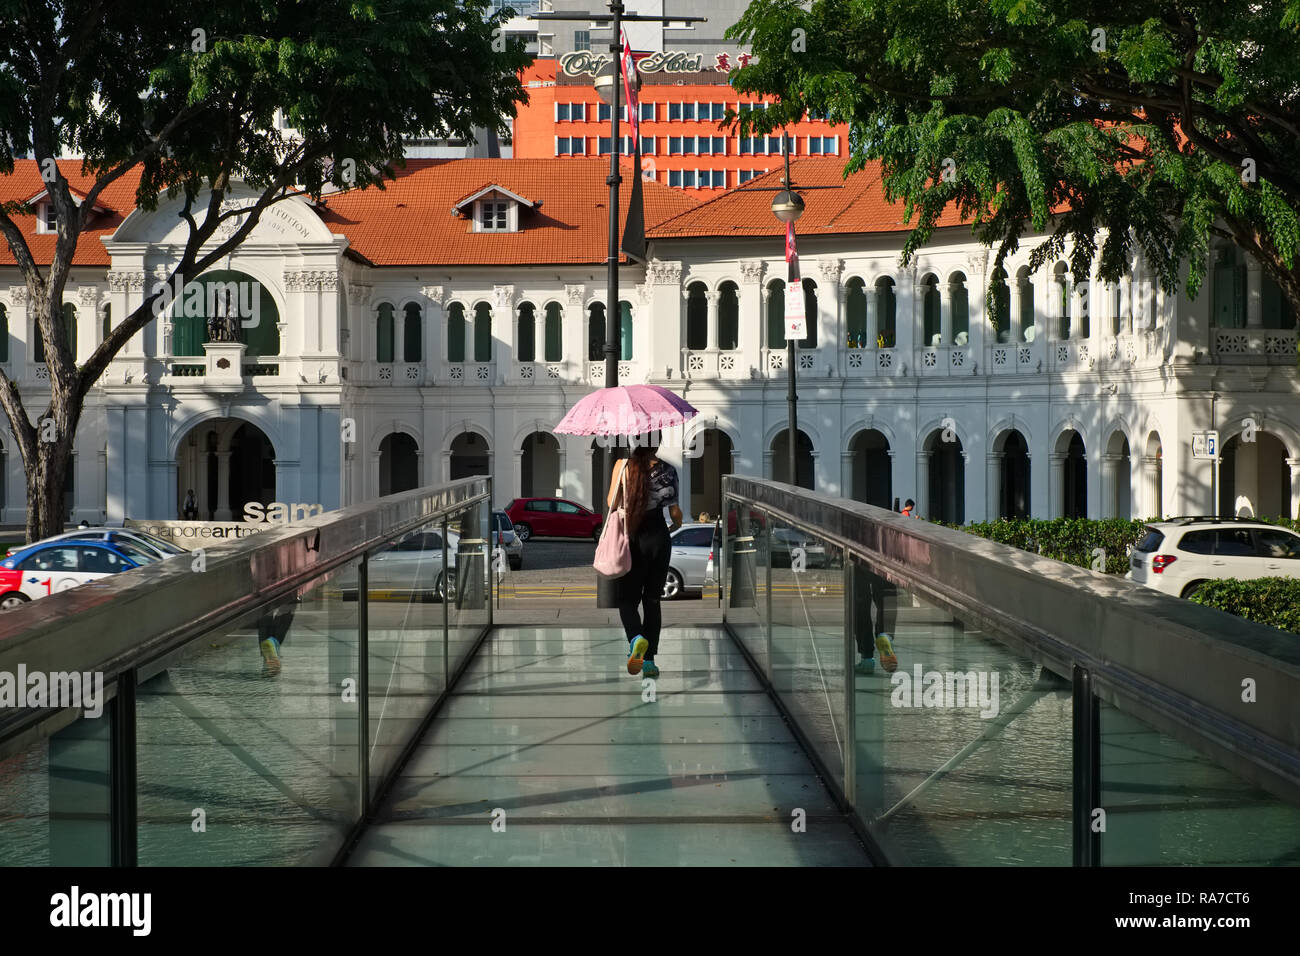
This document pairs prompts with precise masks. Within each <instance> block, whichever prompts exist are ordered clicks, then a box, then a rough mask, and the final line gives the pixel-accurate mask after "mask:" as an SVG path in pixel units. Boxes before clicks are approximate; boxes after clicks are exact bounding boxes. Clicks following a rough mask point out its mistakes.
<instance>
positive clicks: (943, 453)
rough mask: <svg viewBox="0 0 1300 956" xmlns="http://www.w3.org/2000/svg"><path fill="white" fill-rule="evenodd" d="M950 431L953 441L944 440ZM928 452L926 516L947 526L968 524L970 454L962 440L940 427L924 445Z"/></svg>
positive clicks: (931, 433)
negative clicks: (964, 448) (967, 465)
mask: <svg viewBox="0 0 1300 956" xmlns="http://www.w3.org/2000/svg"><path fill="white" fill-rule="evenodd" d="M945 431H947V433H948V434H951V435H952V441H944V440H943V436H944V434H945ZM922 447H923V448H924V449H925V452H926V456H925V457H926V473H927V477H926V499H927V501H928V503H929V506H928V510H927V511H926V512H925V513H924V514H923V516H924V517H926V518H930V519H932V520H934V521H942V522H944V523H946V524H965V522H966V455H965V454H964V453H963V450H962V444H961V439H960V438H958V437H957V435H956V434H955V433H953V432H951V431H950V430H941V429H938V428H936V429H935V430H934V431H932V432H930V435H929V437H928V438H927V439H926V440H925V444H924V445H923V446H922Z"/></svg>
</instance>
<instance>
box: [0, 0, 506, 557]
mask: <svg viewBox="0 0 1300 956" xmlns="http://www.w3.org/2000/svg"><path fill="white" fill-rule="evenodd" d="M488 8H489V2H488V0H462V2H457V0H385V2H384V3H383V4H379V3H374V2H367V0H359V2H358V0H300V2H297V3H292V4H289V3H263V2H256V0H231V2H226V3H220V4H209V5H205V6H196V7H189V8H186V7H176V6H175V5H173V4H170V3H166V2H163V0H92V2H88V3H64V2H59V0H48V2H45V3H30V2H22V0H0V175H9V174H11V173H12V172H13V170H14V161H15V158H16V157H24V156H31V157H32V158H34V159H35V160H36V161H37V163H38V164H39V165H40V169H41V171H42V177H43V179H44V180H45V185H46V188H47V190H48V194H49V197H50V201H51V204H52V206H53V209H54V212H55V217H56V220H57V238H56V240H55V246H54V248H55V251H54V254H53V260H52V261H51V262H49V264H48V265H45V264H43V263H38V262H37V260H36V258H35V257H34V256H33V255H32V252H31V250H30V249H29V248H28V244H27V242H26V240H25V239H24V236H23V233H22V232H21V231H20V229H19V228H18V225H17V224H16V223H15V220H14V217H15V216H23V215H31V214H32V212H33V210H32V209H31V208H29V207H28V206H26V205H24V204H23V203H22V202H11V203H8V204H4V205H0V233H2V234H3V235H4V238H5V240H6V242H7V243H8V246H9V249H10V251H11V252H12V255H13V257H14V259H15V261H16V262H17V266H18V268H19V270H20V271H21V273H22V276H23V279H24V281H25V283H26V285H27V291H28V295H29V297H30V301H31V303H32V308H33V309H34V310H35V313H36V323H37V327H38V328H39V331H40V334H41V336H42V338H43V341H44V342H45V352H46V362H47V364H48V366H49V372H50V375H49V378H50V400H49V404H48V406H47V407H46V409H45V411H44V413H43V414H42V415H41V416H40V417H39V419H38V421H37V422H36V423H33V422H32V421H31V420H30V419H29V416H28V411H27V409H26V407H25V405H24V402H23V397H22V395H20V394H19V390H18V387H17V385H16V383H15V382H13V381H12V380H11V379H9V378H8V377H7V376H5V375H4V374H3V373H0V406H2V407H3V408H4V412H5V415H6V416H7V417H8V419H9V425H10V428H11V430H12V432H13V435H14V438H15V441H16V444H17V445H18V448H19V451H20V453H21V456H22V460H23V466H24V468H25V470H26V475H27V535H28V540H36V539H38V538H41V537H44V536H46V535H49V534H51V533H54V532H57V531H59V530H61V529H62V527H63V517H64V516H63V513H62V496H63V487H64V481H65V478H66V475H67V469H68V465H69V462H70V458H71V454H72V448H73V442H74V439H75V436H76V431H77V423H78V420H79V418H80V416H81V411H82V405H83V402H84V400H85V397H86V394H87V392H88V391H89V390H90V388H91V387H92V386H93V385H94V384H95V382H96V381H97V380H98V379H99V377H100V376H101V375H102V374H103V372H104V370H105V369H106V368H107V367H108V364H109V362H110V361H111V360H112V359H113V357H114V356H115V355H116V354H117V353H118V352H119V351H120V350H121V349H122V347H123V346H124V345H126V343H127V341H128V340H129V339H130V338H131V337H132V336H133V335H136V334H137V333H139V332H140V331H141V330H142V329H144V328H145V327H146V326H147V325H148V324H149V323H150V322H151V321H152V320H153V319H154V318H155V312H158V311H161V309H159V308H158V307H157V306H158V305H160V304H163V303H165V302H166V301H168V300H166V293H165V292H164V284H163V283H158V284H156V285H155V286H154V287H153V288H152V289H151V290H148V294H147V295H146V297H145V300H144V302H143V304H142V305H141V306H140V307H139V308H137V309H136V310H135V311H134V312H132V313H131V314H130V315H128V316H125V317H123V320H122V321H121V322H120V323H118V324H117V325H115V326H114V327H113V328H112V329H111V331H109V333H108V334H107V335H106V336H105V338H104V341H103V343H102V344H101V345H99V346H98V347H97V348H96V349H95V350H94V352H93V354H92V355H91V356H90V357H89V358H88V359H87V360H86V362H85V363H84V364H83V365H82V366H80V367H78V366H77V364H76V362H75V357H74V356H73V354H72V353H71V352H70V351H69V348H68V344H67V343H68V338H67V335H66V330H65V325H64V317H63V312H62V309H61V306H62V301H63V291H64V287H65V285H66V283H67V280H68V275H69V269H70V267H71V263H72V261H73V255H74V253H75V251H76V248H77V244H78V241H79V239H80V238H81V234H82V232H83V230H84V229H85V228H86V225H87V221H88V219H89V217H90V216H91V215H92V207H93V206H94V204H95V199H96V198H97V197H98V196H99V195H100V194H101V193H102V191H103V190H104V188H105V187H107V186H108V185H110V184H111V183H113V182H114V181H116V180H118V179H119V178H120V177H122V176H123V175H125V174H127V173H128V171H132V170H139V172H140V181H139V187H138V190H137V194H136V201H137V204H138V205H139V206H140V207H142V208H144V209H149V210H152V209H156V208H157V205H158V201H159V199H160V197H161V196H163V195H166V196H168V197H172V198H175V197H177V196H181V197H183V205H182V212H181V218H182V219H183V220H184V221H185V223H186V226H187V233H186V235H187V238H186V242H185V245H184V249H183V250H182V252H181V254H180V257H179V260H178V261H177V262H176V264H175V267H174V270H173V272H172V274H171V276H170V277H169V278H168V280H167V281H166V283H165V286H166V287H167V288H182V289H183V288H184V287H185V286H186V284H187V283H189V282H190V281H191V280H192V279H194V278H195V277H196V276H198V275H199V274H201V273H202V272H203V271H204V270H206V269H207V268H209V267H210V266H211V265H213V264H214V263H216V262H218V261H219V260H220V259H221V258H223V257H224V256H226V255H227V254H229V253H230V252H231V251H233V250H234V249H235V248H236V247H238V246H239V244H240V243H241V242H243V241H244V239H245V238H246V237H247V236H248V235H249V233H250V232H251V231H252V229H253V228H254V227H255V226H256V225H257V223H258V222H259V221H260V218H261V216H262V215H263V213H265V211H266V210H267V209H269V208H271V207H272V206H273V205H274V204H275V203H277V202H282V201H284V200H285V199H287V198H289V197H292V196H301V195H306V196H310V197H313V198H319V197H320V195H321V194H322V193H323V192H324V191H325V190H326V189H328V188H330V187H336V188H364V187H366V186H379V187H380V188H382V185H383V183H384V181H385V180H386V179H391V178H392V177H393V176H394V172H393V166H394V164H398V163H400V162H401V157H402V141H403V139H404V138H406V137H411V136H413V135H416V134H418V133H421V132H422V131H429V130H439V131H443V132H445V133H447V134H450V135H457V136H465V137H468V136H472V135H473V131H474V128H475V127H487V128H491V129H497V130H503V129H504V128H505V117H506V116H507V115H513V113H514V111H515V104H516V103H517V102H519V101H521V100H526V99H527V96H526V94H525V93H524V91H523V87H522V84H521V82H520V79H519V70H520V69H521V68H522V67H523V66H524V65H526V63H527V62H528V59H529V57H528V56H527V55H526V54H525V53H524V51H523V45H522V43H519V42H517V41H512V42H510V43H506V42H505V41H504V39H503V37H504V34H502V33H501V32H500V31H499V24H500V23H501V22H502V21H503V19H504V11H502V12H498V13H496V14H494V15H491V16H489V15H488ZM181 11H183V12H181ZM277 111H279V112H280V114H281V115H282V116H283V118H284V124H283V125H286V126H288V127H290V128H292V129H294V130H296V131H297V134H298V135H297V136H296V137H294V138H292V139H286V138H285V136H284V135H283V133H282V131H281V130H280V129H278V128H277V124H276V122H275V120H276V114H277ZM61 151H66V152H68V153H71V154H75V155H77V156H80V157H84V159H83V160H82V171H83V173H85V174H86V175H89V176H91V177H93V179H92V183H93V184H92V185H91V187H90V188H89V189H88V190H87V191H86V194H85V195H84V196H80V197H74V195H73V193H72V191H71V190H70V189H69V186H68V182H67V180H66V179H65V178H64V175H63V173H62V172H61V170H60V169H59V167H58V165H57V164H56V163H55V162H54V161H53V160H54V159H55V158H56V157H58V156H59V155H60V152H61ZM240 184H242V185H243V186H245V187H247V188H249V189H251V190H252V191H253V193H254V194H255V195H256V199H255V200H249V201H243V202H237V203H233V204H232V202H231V201H229V200H227V201H226V203H225V204H224V206H223V201H222V200H223V197H224V196H226V195H227V194H228V193H229V192H231V191H232V190H233V189H234V188H236V186H238V185H240ZM78 198H79V199H80V201H79V202H78V201H77V199H78ZM232 205H233V208H232ZM231 220H234V221H235V222H237V223H238V227H237V228H235V229H234V230H233V232H231V231H230V228H229V226H230V224H231ZM223 224H226V228H225V229H222V228H221V227H222V226H223ZM219 230H220V232H219Z"/></svg>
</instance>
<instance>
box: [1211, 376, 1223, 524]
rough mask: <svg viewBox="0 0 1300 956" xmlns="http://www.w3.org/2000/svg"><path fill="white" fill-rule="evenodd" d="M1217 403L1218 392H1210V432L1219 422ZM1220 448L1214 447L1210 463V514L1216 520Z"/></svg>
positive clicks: (1216, 444) (1217, 426) (1216, 445)
mask: <svg viewBox="0 0 1300 956" xmlns="http://www.w3.org/2000/svg"><path fill="white" fill-rule="evenodd" d="M1218 401H1219V393H1218V392H1210V431H1212V432H1217V431H1218V430H1219V420H1218V418H1217V416H1216V414H1215V413H1216V411H1217V405H1218ZM1222 451H1223V449H1222V448H1220V447H1219V443H1218V442H1215V445H1214V459H1213V460H1212V461H1211V462H1210V513H1211V514H1212V515H1214V517H1216V518H1218V517H1219V516H1220V515H1219V461H1220V458H1221V452H1222Z"/></svg>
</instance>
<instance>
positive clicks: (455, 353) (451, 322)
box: [447, 302, 465, 363]
mask: <svg viewBox="0 0 1300 956" xmlns="http://www.w3.org/2000/svg"><path fill="white" fill-rule="evenodd" d="M447 361H448V362H453V363H460V362H463V361H465V306H464V305H462V304H461V303H459V302H453V303H452V304H451V305H450V306H449V307H448V309H447Z"/></svg>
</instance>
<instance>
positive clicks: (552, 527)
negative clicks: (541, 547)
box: [505, 498, 605, 541]
mask: <svg viewBox="0 0 1300 956" xmlns="http://www.w3.org/2000/svg"><path fill="white" fill-rule="evenodd" d="M505 513H506V514H507V515H509V517H510V521H511V523H512V524H513V525H514V526H515V534H517V535H519V539H520V540H521V541H527V540H528V539H529V538H532V537H534V536H536V537H539V538H591V539H592V540H595V539H597V538H599V537H600V527H601V525H602V524H604V522H605V519H604V518H603V517H601V516H600V515H598V514H596V512H594V511H592V510H591V509H590V508H584V507H583V506H582V505H580V504H578V503H576V502H573V501H566V500H565V499H563V498H516V499H515V500H514V501H512V502H510V504H508V505H506V507H505Z"/></svg>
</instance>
